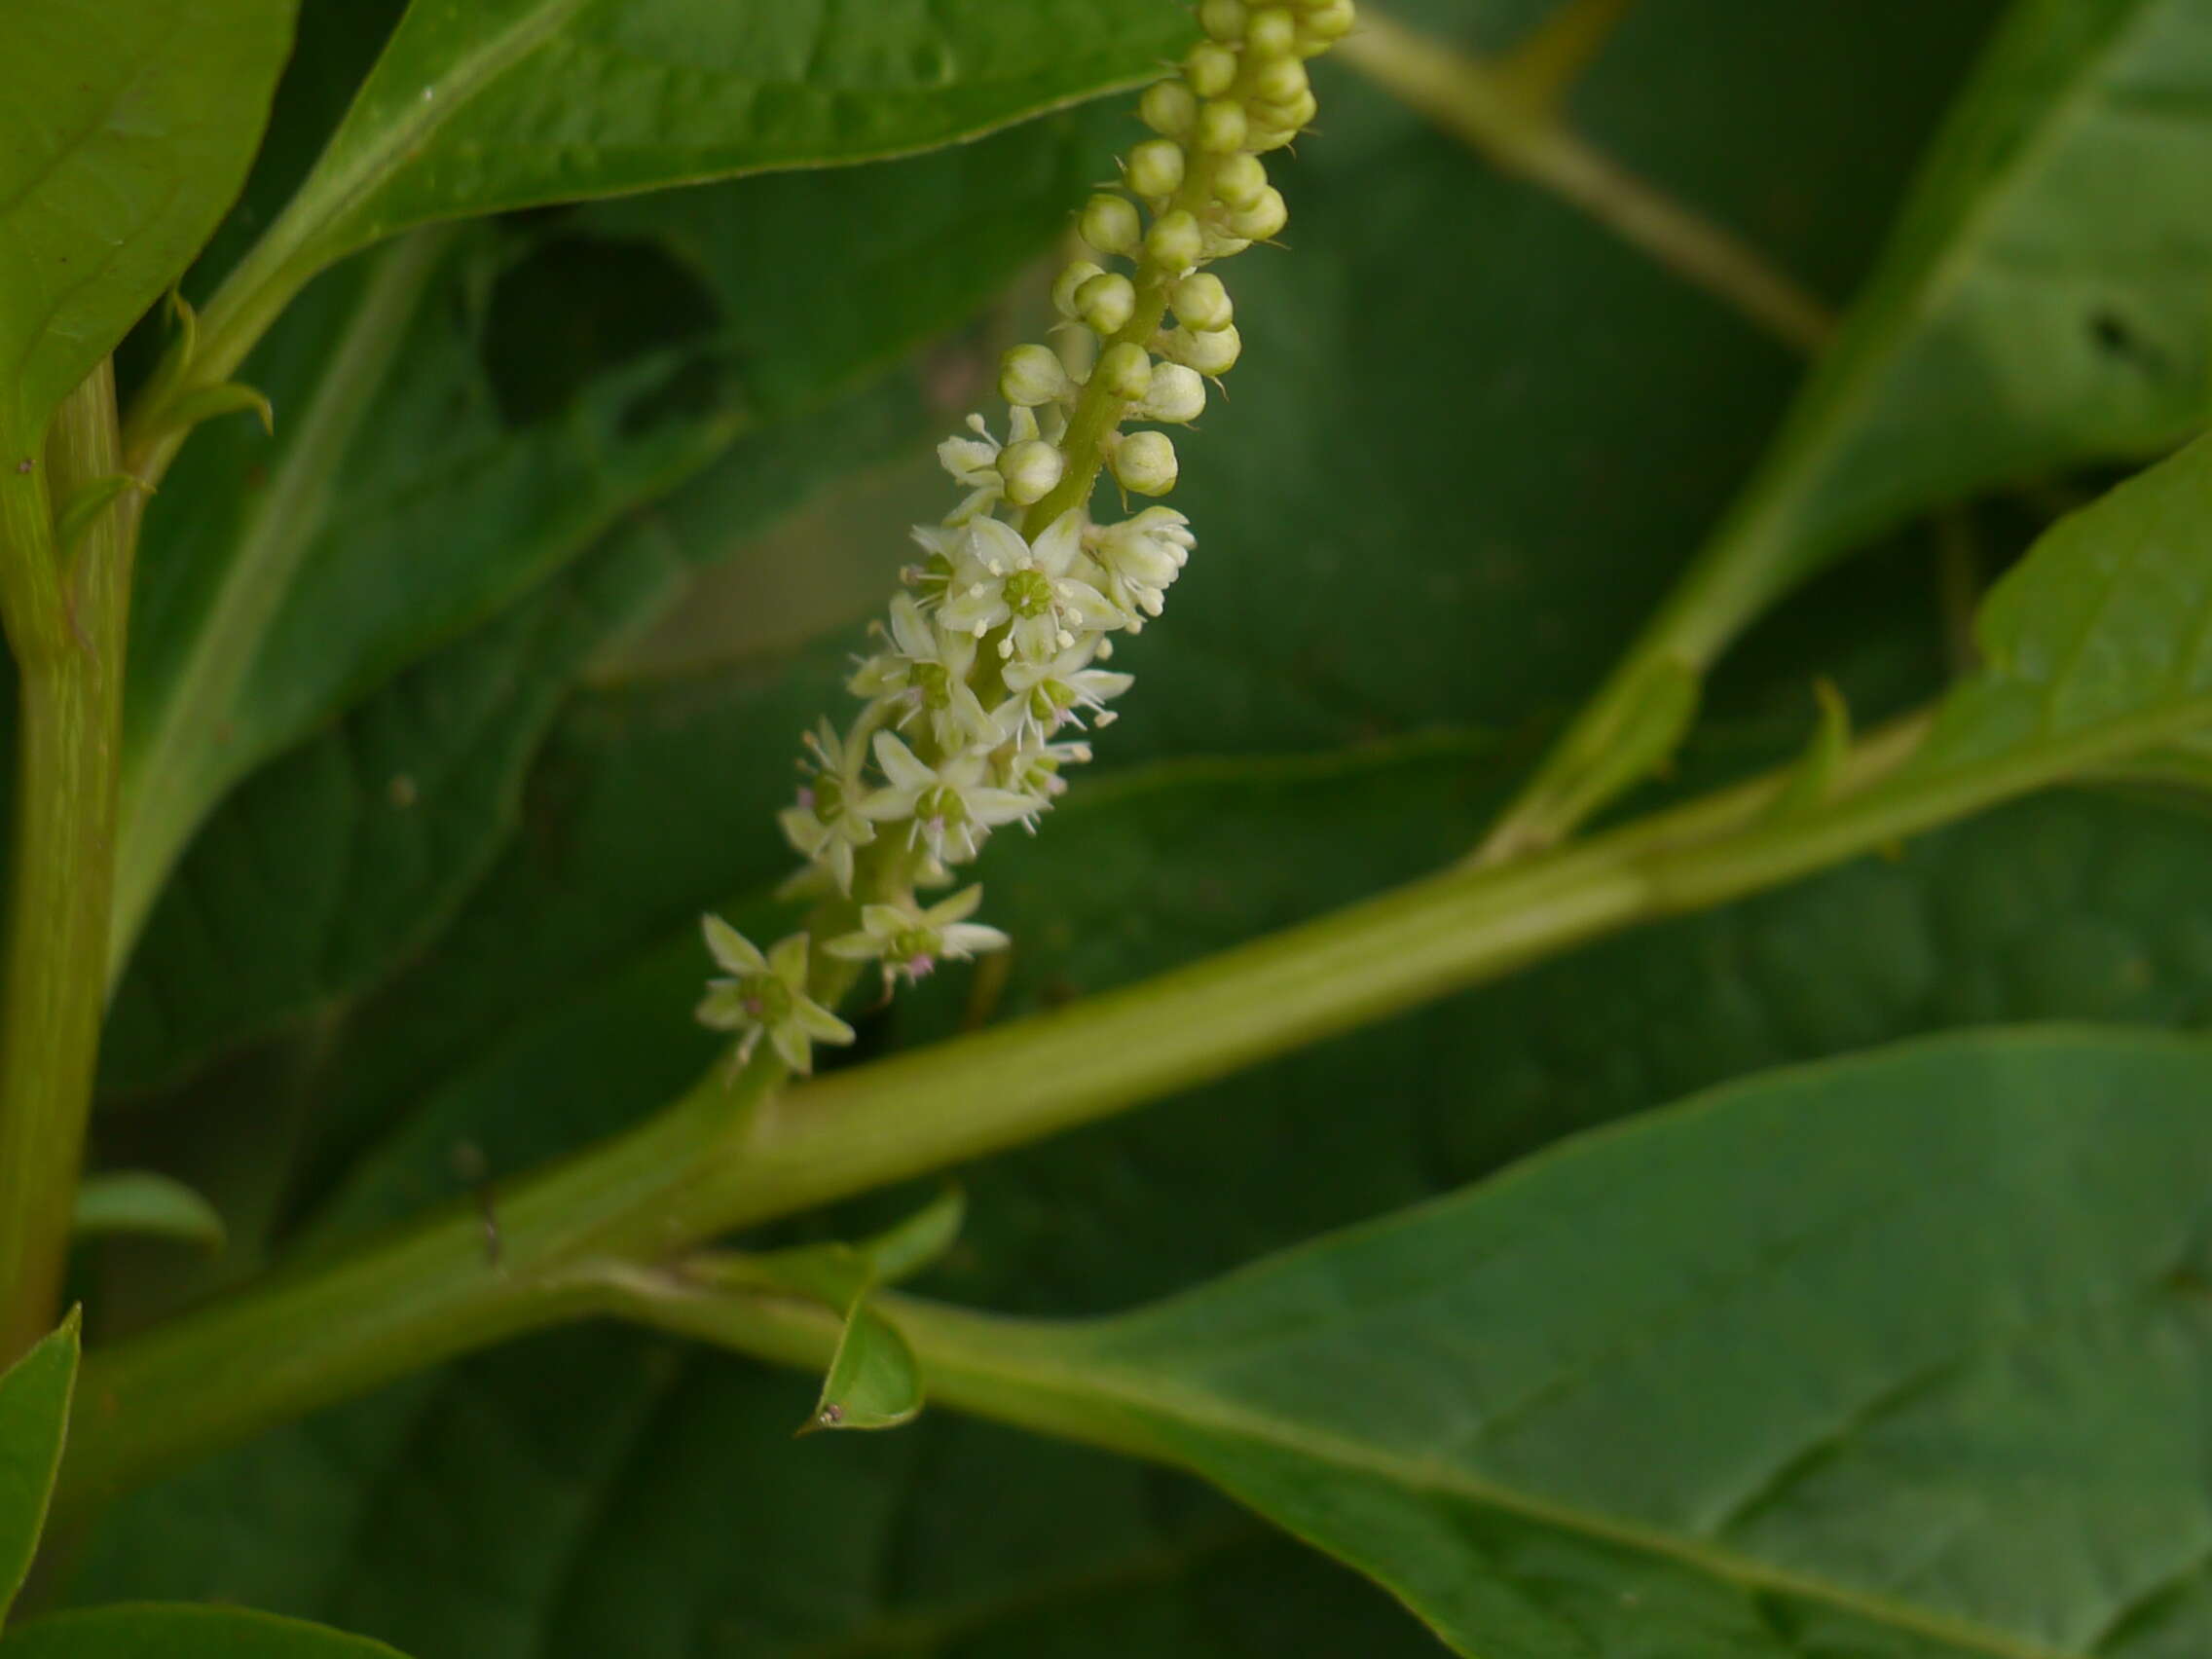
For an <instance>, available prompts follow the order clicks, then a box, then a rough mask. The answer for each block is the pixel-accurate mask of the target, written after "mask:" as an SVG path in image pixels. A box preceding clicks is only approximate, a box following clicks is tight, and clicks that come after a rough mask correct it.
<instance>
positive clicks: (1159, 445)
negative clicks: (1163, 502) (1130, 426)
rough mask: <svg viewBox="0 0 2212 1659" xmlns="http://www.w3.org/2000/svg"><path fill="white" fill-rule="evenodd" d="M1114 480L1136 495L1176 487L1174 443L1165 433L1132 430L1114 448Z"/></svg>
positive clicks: (1150, 494)
mask: <svg viewBox="0 0 2212 1659" xmlns="http://www.w3.org/2000/svg"><path fill="white" fill-rule="evenodd" d="M1112 465H1113V468H1114V481H1115V482H1116V483H1118V484H1119V485H1121V487H1122V488H1123V489H1124V490H1127V491H1129V492H1131V493H1132V494H1135V495H1139V496H1164V495H1166V494H1167V492H1168V491H1170V490H1172V489H1174V488H1175V472H1176V467H1175V445H1174V442H1173V440H1172V439H1170V438H1169V437H1168V436H1167V434H1166V433H1165V432H1131V433H1130V434H1129V435H1128V436H1127V437H1125V438H1124V439H1123V440H1122V441H1121V442H1120V443H1119V444H1117V445H1116V446H1115V447H1114V459H1113V462H1112Z"/></svg>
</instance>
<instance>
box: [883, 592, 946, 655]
mask: <svg viewBox="0 0 2212 1659" xmlns="http://www.w3.org/2000/svg"><path fill="white" fill-rule="evenodd" d="M891 639H892V643H893V644H894V645H897V646H898V647H899V649H900V651H901V652H902V653H903V655H906V656H910V657H928V656H931V655H933V654H935V652H936V650H937V634H936V631H935V630H934V629H932V628H931V627H930V624H929V618H928V617H926V616H924V615H923V614H922V608H921V607H920V606H919V605H918V604H916V603H915V601H914V596H913V595H912V594H910V593H903V594H900V595H898V596H897V597H896V598H894V599H893V600H892V602H891Z"/></svg>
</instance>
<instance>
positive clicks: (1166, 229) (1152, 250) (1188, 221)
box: [1144, 207, 1205, 271]
mask: <svg viewBox="0 0 2212 1659" xmlns="http://www.w3.org/2000/svg"><path fill="white" fill-rule="evenodd" d="M1144 251H1145V256H1146V257H1147V258H1148V259H1150V260H1151V261H1152V262H1153V264H1155V265H1157V266H1159V267H1160V268H1161V270H1163V271H1188V270H1190V269H1191V267H1192V266H1194V265H1196V264H1198V258H1199V255H1201V254H1202V253H1203V252H1204V251H1205V233H1204V232H1203V231H1202V230H1200V229H1199V228H1198V215H1197V214H1195V213H1193V212H1192V211H1191V210H1190V209H1189V208H1187V207H1177V208H1175V209H1174V210H1173V211H1172V212H1168V213H1162V214H1161V216H1160V217H1159V218H1158V219H1156V220H1154V221H1153V225H1152V230H1151V232H1150V233H1149V234H1148V235H1147V236H1146V237H1145V239H1144Z"/></svg>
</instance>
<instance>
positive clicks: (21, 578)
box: [0, 362, 132, 1366]
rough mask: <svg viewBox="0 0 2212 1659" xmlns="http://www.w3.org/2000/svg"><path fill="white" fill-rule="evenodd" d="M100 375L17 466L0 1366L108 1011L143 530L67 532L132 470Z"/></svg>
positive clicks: (44, 1250)
mask: <svg viewBox="0 0 2212 1659" xmlns="http://www.w3.org/2000/svg"><path fill="white" fill-rule="evenodd" d="M121 465H122V460H121V447H120V443H119V441H118V435H117V431H116V419H115V383H114V379H113V375H112V372H111V370H110V368H109V366H108V365H107V364H106V363H105V362H103V363H102V364H101V365H100V367H99V368H98V369H96V370H95V371H94V372H93V373H92V375H91V376H89V377H88V378H87V379H86V381H85V383H84V384H83V385H82V386H80V387H78V388H77V389H76V390H75V391H74V392H72V393H71V394H70V395H69V397H68V398H67V399H66V400H64V402H63V403H62V405H61V407H60V408H59V409H58V410H56V411H55V416H54V420H53V424H52V425H51V426H50V428H49V430H48V434H47V439H46V444H45V453H44V455H43V456H42V457H22V458H18V459H16V460H14V461H12V462H11V469H10V482H11V485H12V486H13V487H12V488H10V489H9V490H8V491H7V492H6V498H5V506H4V509H0V512H4V517H0V609H4V610H5V614H6V619H7V628H8V644H9V647H10V649H11V650H12V651H13V653H14V655H15V659H16V672H17V675H18V685H19V688H20V694H19V698H18V719H17V755H16V812H15V839H14V843H13V846H12V848H11V860H12V864H11V871H10V877H11V879H10V893H9V903H8V932H7V946H6V968H5V974H6V978H5V981H4V985H5V988H4V991H0V1366H5V1365H6V1364H7V1363H8V1362H9V1361H10V1360H13V1359H14V1358H15V1357H16V1356H17V1355H18V1353H20V1352H21V1351H22V1350H23V1349H25V1348H26V1347H28V1346H30V1344H31V1343H32V1342H34V1341H36V1340H37V1339H38V1338H39V1337H41V1336H43V1335H44V1334H45V1333H46V1331H47V1330H48V1329H49V1328H50V1327H51V1326H52V1325H53V1323H54V1320H55V1314H56V1312H57V1311H58V1309H57V1306H56V1305H57V1301H58V1296H59V1291H60V1284H61V1273H62V1268H63V1265H64V1262H65V1259H66V1256H67V1252H68V1244H69V1214H70V1205H71V1202H72V1200H73V1198H74V1197H75V1193H76V1188H77V1177H78V1171H79V1168H80V1166H81V1164H82V1162H83V1159H84V1138H85V1123H86V1117H87V1114H88V1112H89V1110H90V1106H91V1100H92V1077H93V1072H94V1068H95V1064H96V1060H97V1054H98V1049H99V1031H100V1014H101V1010H102V1008H103V1006H104V1004H105V1000H106V985H107V928H108V900H109V893H110V890H111V886H112V881H113V875H114V867H115V819H116V769H117V747H118V741H119V728H120V717H121V713H122V706H123V667H124V641H125V635H126V631H127V628H128V623H129V594H130V546H129V524H130V523H131V522H132V514H131V513H130V512H129V508H128V507H127V506H126V505H125V504H124V503H122V502H120V501H111V502H110V503H109V504H108V505H106V506H104V507H102V508H100V509H99V510H98V511H97V512H96V513H95V514H94V515H93V516H92V518H91V519H90V520H89V521H87V522H84V523H82V524H80V525H78V526H76V527H75V530H74V533H73V534H72V535H71V537H70V544H69V545H67V546H61V545H57V544H56V540H55V520H56V518H57V517H58V516H60V515H62V514H64V513H65V512H66V509H67V508H68V506H69V504H70V503H71V502H73V501H81V500H85V499H88V497H87V495H86V492H88V491H94V492H96V491H98V490H99V489H100V486H99V485H98V484H96V483H95V480H100V479H112V478H113V477H114V476H115V475H116V474H117V473H118V472H119V471H120V469H121Z"/></svg>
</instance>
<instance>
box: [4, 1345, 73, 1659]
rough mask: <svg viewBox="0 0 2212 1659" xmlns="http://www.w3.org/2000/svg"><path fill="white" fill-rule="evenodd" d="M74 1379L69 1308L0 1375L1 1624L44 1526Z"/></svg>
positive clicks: (5, 1620)
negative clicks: (57, 1323) (47, 1334)
mask: <svg viewBox="0 0 2212 1659" xmlns="http://www.w3.org/2000/svg"><path fill="white" fill-rule="evenodd" d="M76 1383H77V1312H76V1309H70V1312H69V1316H68V1317H67V1318H66V1319H64V1320H63V1321H62V1322H61V1328H60V1329H59V1330H57V1331H55V1333H54V1334H53V1335H52V1336H50V1337H47V1338H46V1339H45V1340H44V1341H42V1342H40V1343H39V1345H38V1346H36V1347H34V1348H32V1349H31V1351H30V1352H28V1353H26V1354H25V1355H23V1357H22V1358H20V1359H18V1360H17V1361H16V1363H15V1364H14V1365H12V1366H10V1367H9V1368H8V1370H7V1371H6V1372H5V1373H0V1624H6V1623H7V1621H8V1608H9V1607H10V1606H11V1605H12V1604H14V1603H15V1600H16V1593H17V1591H18V1590H20V1589H21V1588H22V1584H23V1575H24V1574H25V1573H27V1572H29V1571H30V1567H31V1558H32V1557H33V1556H35V1555H37V1553H38V1539H39V1534H40V1533H41V1532H43V1531H44V1530H46V1505H47V1500H48V1499H49V1498H50V1497H51V1496H52V1495H53V1493H54V1472H55V1469H57V1468H59V1467H60V1465H61V1446H62V1442H63V1441H65V1440H66V1439H67V1438H68V1435H69V1395H70V1391H71V1390H72V1389H73V1388H74V1387H75V1386H76Z"/></svg>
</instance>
